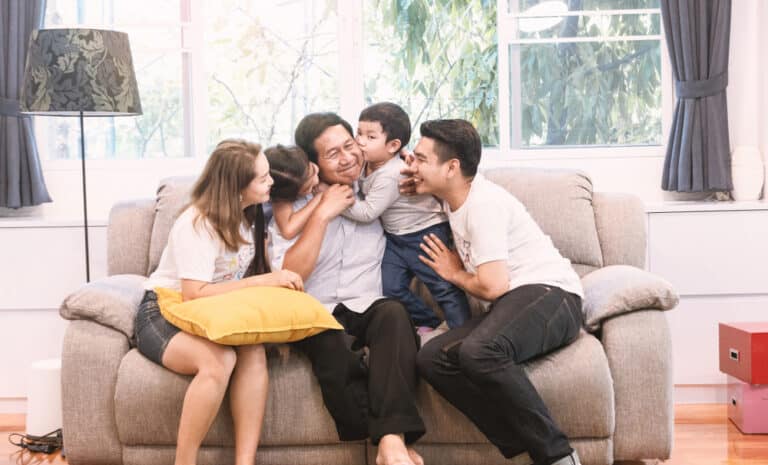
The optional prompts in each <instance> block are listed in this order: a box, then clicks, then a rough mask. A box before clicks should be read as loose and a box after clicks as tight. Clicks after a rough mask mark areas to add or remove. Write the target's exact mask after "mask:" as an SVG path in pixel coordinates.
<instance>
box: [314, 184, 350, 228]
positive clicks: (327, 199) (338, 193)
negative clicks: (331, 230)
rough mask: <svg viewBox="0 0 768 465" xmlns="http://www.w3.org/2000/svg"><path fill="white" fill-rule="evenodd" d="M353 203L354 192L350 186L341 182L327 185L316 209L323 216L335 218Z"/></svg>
mask: <svg viewBox="0 0 768 465" xmlns="http://www.w3.org/2000/svg"><path fill="white" fill-rule="evenodd" d="M354 203H355V193H354V191H353V190H352V188H351V187H349V186H346V185H343V184H334V185H332V186H329V187H328V189H326V190H325V192H323V199H322V200H321V201H320V205H318V206H317V209H316V211H318V212H319V213H320V215H322V216H323V217H324V218H326V219H328V220H331V219H333V218H336V217H337V216H339V215H340V214H341V212H343V211H344V210H346V209H347V208H349V207H350V206H352V204H354Z"/></svg>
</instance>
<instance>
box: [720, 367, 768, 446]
mask: <svg viewBox="0 0 768 465" xmlns="http://www.w3.org/2000/svg"><path fill="white" fill-rule="evenodd" d="M728 418H730V419H731V421H732V422H733V423H734V424H735V425H736V427H737V428H739V430H740V431H741V432H742V433H745V434H755V433H768V385H761V384H747V383H744V382H742V381H739V380H738V379H736V378H733V377H730V376H729V377H728Z"/></svg>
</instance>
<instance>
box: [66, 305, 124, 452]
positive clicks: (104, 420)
mask: <svg viewBox="0 0 768 465" xmlns="http://www.w3.org/2000/svg"><path fill="white" fill-rule="evenodd" d="M128 349H129V344H128V338H127V337H125V335H124V334H122V333H121V332H118V331H115V330H113V329H111V328H108V327H106V326H102V325H100V324H98V323H96V322H93V321H87V320H75V321H72V322H71V323H70V324H69V326H68V327H67V331H66V333H65V334H64V348H63V351H62V356H61V400H62V417H63V427H62V430H63V432H64V444H65V447H66V452H67V461H68V462H69V463H72V464H78V465H88V464H104V463H109V464H112V465H114V464H122V462H123V452H122V446H121V444H120V441H119V439H118V437H117V425H116V423H115V403H114V399H115V386H116V382H117V371H118V368H119V367H120V362H121V360H122V359H123V356H125V354H126V353H127V352H128Z"/></svg>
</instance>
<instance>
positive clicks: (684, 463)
mask: <svg viewBox="0 0 768 465" xmlns="http://www.w3.org/2000/svg"><path fill="white" fill-rule="evenodd" d="M23 430H24V415H0V465H11V464H13V465H22V464H23V465H33V464H34V465H61V464H66V463H67V461H66V460H65V459H63V458H61V456H60V455H59V454H58V453H56V454H53V455H51V456H47V455H44V454H30V453H29V452H23V453H22V452H20V451H19V450H18V449H17V448H16V447H14V446H13V445H11V444H9V443H8V439H7V437H8V434H9V433H10V432H14V431H15V432H20V431H23ZM662 463H663V464H664V465H768V435H749V434H741V433H740V432H739V430H738V429H736V427H735V426H734V425H733V423H731V422H729V421H728V418H727V417H726V410H725V405H711V404H709V405H678V406H676V407H675V442H674V449H673V451H672V458H670V459H669V460H667V461H665V462H662ZM430 465H432V464H430ZM434 465H439V464H434Z"/></svg>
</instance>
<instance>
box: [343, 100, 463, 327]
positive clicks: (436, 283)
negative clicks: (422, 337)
mask: <svg viewBox="0 0 768 465" xmlns="http://www.w3.org/2000/svg"><path fill="white" fill-rule="evenodd" d="M410 138H411V121H410V119H409V118H408V115H407V114H406V113H405V111H404V110H403V109H402V108H400V107H399V106H398V105H395V104H394V103H388V102H384V103H377V104H374V105H371V106H370V107H368V108H366V109H365V110H363V111H362V113H360V118H359V122H358V126H357V143H358V145H359V146H360V149H361V150H362V152H363V159H364V160H365V165H364V167H363V173H362V174H361V176H360V181H359V182H360V192H361V194H362V197H363V198H362V199H358V200H357V201H355V204H354V205H353V206H351V207H350V208H349V209H348V210H347V211H346V212H344V213H342V214H343V215H344V216H345V217H347V218H349V219H352V220H355V221H359V222H363V223H369V222H371V221H375V220H376V218H381V224H382V226H383V227H384V231H385V233H386V237H387V246H386V249H385V251H384V260H383V263H382V265H381V271H382V284H383V292H384V295H385V296H387V297H393V298H396V299H398V300H400V301H401V302H403V304H404V305H405V307H406V308H407V309H408V311H409V313H410V314H411V317H412V318H413V320H414V323H415V324H416V326H418V327H419V333H420V334H423V333H425V332H429V331H430V330H431V329H434V328H435V327H436V326H437V325H439V324H440V319H439V318H438V317H437V316H436V315H435V314H434V312H433V311H432V310H431V309H430V308H429V307H428V306H427V305H426V304H425V303H424V302H423V301H422V300H421V299H420V298H419V297H417V296H416V295H415V294H413V293H412V292H411V290H410V284H411V280H412V279H413V277H414V276H416V277H418V278H419V279H420V280H421V281H422V282H423V283H424V284H425V285H426V286H427V289H429V291H430V292H431V293H432V297H433V298H434V299H435V301H436V302H437V303H438V304H439V305H440V308H442V310H443V313H444V314H445V320H446V322H447V323H448V327H449V328H457V327H459V326H461V325H462V324H463V323H464V321H466V320H467V319H468V318H469V304H468V302H467V297H466V295H465V294H464V292H463V291H462V290H461V289H459V288H457V287H456V286H454V285H453V284H451V283H449V282H447V281H445V280H444V279H442V278H440V277H439V276H438V275H437V273H435V272H434V271H433V270H432V269H431V268H429V267H428V266H427V265H425V264H424V263H422V262H421V261H420V260H419V258H418V257H419V254H420V251H421V250H420V248H419V246H420V244H421V241H422V239H423V238H424V237H425V236H427V235H434V236H436V237H439V238H441V240H443V241H444V242H445V243H449V242H450V233H451V231H450V226H449V225H448V222H447V221H446V217H445V214H444V213H443V211H442V207H441V205H440V204H439V203H438V202H437V200H436V199H435V198H434V197H432V196H431V195H416V196H401V195H400V193H399V192H398V183H399V181H400V178H401V176H400V171H401V170H402V169H403V168H404V167H405V162H403V161H402V160H401V158H400V156H399V155H400V151H401V149H402V148H403V147H404V146H405V145H407V144H408V141H409V140H410Z"/></svg>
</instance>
